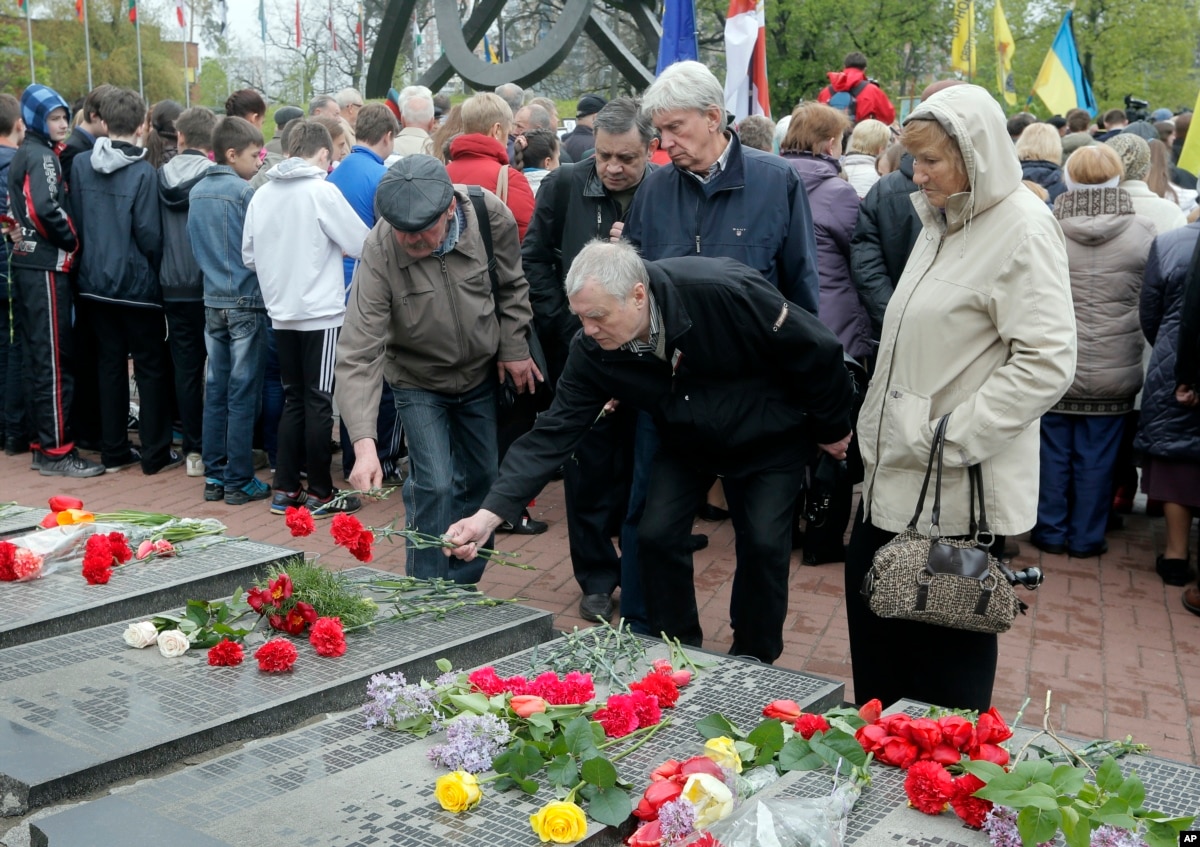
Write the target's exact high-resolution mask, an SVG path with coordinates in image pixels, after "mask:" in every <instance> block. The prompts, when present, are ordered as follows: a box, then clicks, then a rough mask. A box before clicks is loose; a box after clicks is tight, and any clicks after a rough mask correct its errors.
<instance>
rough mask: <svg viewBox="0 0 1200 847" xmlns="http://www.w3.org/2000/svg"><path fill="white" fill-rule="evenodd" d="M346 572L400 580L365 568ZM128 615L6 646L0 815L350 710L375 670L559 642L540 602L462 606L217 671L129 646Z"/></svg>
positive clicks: (0, 698)
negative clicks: (335, 652)
mask: <svg viewBox="0 0 1200 847" xmlns="http://www.w3.org/2000/svg"><path fill="white" fill-rule="evenodd" d="M345 573H346V574H347V575H348V576H350V577H351V578H352V579H369V578H389V579H390V578H394V575H392V574H386V573H384V572H382V571H377V570H374V569H371V568H354V569H351V570H348V571H346V572H345ZM385 612H386V613H390V611H389V610H386V609H384V610H381V614H383V613H385ZM126 623H127V622H119V623H114V624H108V625H105V626H100V627H94V628H92V629H88V630H85V631H82V632H77V633H72V634H69V635H61V636H56V637H54V638H47V639H43V640H41V641H37V642H34V643H31V644H25V645H21V646H17V647H11V648H8V649H4V650H0V714H2V715H3V716H4V717H3V718H0V814H3V815H6V816H12V815H20V814H24V813H25V812H27V811H28V810H30V809H34V808H37V807H39V806H44V805H46V804H48V803H51V802H53V801H55V800H58V799H61V798H66V797H73V796H77V795H79V794H81V793H84V792H87V791H91V790H94V789H97V788H99V787H102V786H106V785H109V784H111V783H113V782H115V781H118V780H121V779H125V778H127V777H130V776H134V775H139V774H144V773H147V772H149V771H152V770H154V769H156V768H159V767H162V766H164V765H167V764H170V763H173V762H177V761H179V760H180V759H183V758H185V757H187V756H191V755H193V754H196V753H200V752H205V751H209V750H212V749H214V748H216V747H219V746H221V745H223V744H227V743H229V742H233V741H240V740H243V739H246V738H257V737H262V736H265V735H270V734H272V733H277V732H281V731H284V730H288V729H291V728H292V727H294V726H296V725H297V724H298V723H300V722H302V721H304V720H306V719H308V718H311V717H313V716H314V715H319V714H323V713H326V712H330V711H336V710H340V709H347V708H351V707H353V706H355V705H357V704H359V703H361V701H362V699H363V691H364V690H365V687H366V683H367V680H368V679H369V678H370V677H371V676H372V675H373V674H376V673H387V672H392V671H403V672H404V673H406V674H410V675H415V676H421V675H428V676H432V675H435V674H436V670H435V666H434V661H435V660H436V659H437V658H438V657H441V656H445V657H447V658H449V659H450V660H451V661H453V662H455V663H456V664H458V665H476V664H480V663H486V662H488V661H491V660H493V659H495V658H497V657H500V656H505V655H508V654H510V653H513V652H515V651H518V650H522V649H526V648H529V647H531V646H532V645H534V644H537V643H539V642H542V641H545V640H547V639H549V638H550V637H551V636H552V630H551V623H552V616H551V615H550V614H548V613H546V612H543V611H541V610H538V609H531V608H528V607H525V606H518V605H515V604H514V605H500V606H495V607H468V608H464V609H459V610H456V611H453V612H450V613H448V614H447V615H446V616H445V618H444V619H442V620H434V619H432V618H431V617H429V616H425V617H421V618H416V619H413V620H409V621H404V622H381V623H380V624H378V625H377V626H376V627H374V629H373V630H368V631H361V632H351V633H348V634H347V642H348V646H349V649H348V650H347V652H346V654H345V655H344V656H341V657H339V658H321V657H319V656H317V655H316V653H315V652H314V651H313V649H312V647H311V646H310V645H309V644H308V643H307V642H300V641H299V640H298V641H297V648H298V650H299V652H300V658H299V660H298V661H297V662H296V665H295V667H294V669H293V670H292V671H291V672H289V673H283V674H267V673H262V672H260V671H259V670H258V667H257V665H256V663H255V661H254V659H253V657H252V656H250V655H249V654H248V655H247V658H246V661H245V662H244V663H243V664H242V665H241V666H239V667H236V668H211V667H209V666H208V665H207V657H206V653H205V651H203V650H194V651H191V652H189V653H188V654H187V655H185V656H183V657H181V658H178V659H166V658H164V657H163V656H162V655H160V654H159V652H158V650H157V648H155V647H150V648H147V649H145V650H135V649H133V648H130V647H127V646H126V645H125V643H124V641H123V640H122V633H123V631H124V629H125V626H126ZM257 643H261V642H257V641H256V642H255V645H257ZM93 843H94V842H93Z"/></svg>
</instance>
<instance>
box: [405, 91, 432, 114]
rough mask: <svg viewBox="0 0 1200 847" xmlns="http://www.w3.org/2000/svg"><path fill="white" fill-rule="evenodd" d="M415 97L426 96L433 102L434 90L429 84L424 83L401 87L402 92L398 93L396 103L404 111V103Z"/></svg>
mask: <svg viewBox="0 0 1200 847" xmlns="http://www.w3.org/2000/svg"><path fill="white" fill-rule="evenodd" d="M413 97H424V98H426V99H428V100H429V102H430V103H432V102H433V92H432V91H430V90H429V88H428V86H424V85H406V86H404V88H401V89H400V93H399V94H397V95H396V105H397V106H399V107H400V111H402V112H403V111H404V104H405V103H407V102H408V101H409V100H410V99H411V98H413Z"/></svg>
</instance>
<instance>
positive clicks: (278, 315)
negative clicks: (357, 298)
mask: <svg viewBox="0 0 1200 847" xmlns="http://www.w3.org/2000/svg"><path fill="white" fill-rule="evenodd" d="M368 232H370V230H369V229H368V228H367V225H366V224H364V223H363V222H362V219H360V218H359V217H358V215H357V214H356V213H355V211H354V209H353V208H352V207H351V206H350V204H349V203H348V202H346V198H345V197H344V196H342V192H340V191H339V190H338V189H337V187H336V186H333V185H331V184H329V183H327V182H326V181H325V172H324V171H323V170H321V169H320V168H318V167H315V166H314V165H310V164H308V163H307V162H305V161H304V160H303V159H297V158H291V159H284V160H283V161H282V162H280V163H279V164H278V165H276V166H275V167H273V168H271V170H270V171H269V172H268V173H267V183H266V185H264V186H263V187H262V188H260V189H258V191H256V192H255V194H254V197H253V199H251V201H250V207H249V208H248V209H247V210H246V224H245V228H244V229H243V231H242V261H243V262H244V263H245V265H246V267H247V268H250V269H251V270H254V271H256V272H257V273H258V284H259V286H260V287H261V288H262V294H263V302H264V303H265V304H266V307H267V314H268V315H270V317H271V325H272V326H273V327H274V328H275V329H290V330H318V329H329V328H331V327H340V326H341V325H342V318H343V317H344V316H345V314H346V286H345V282H344V273H343V270H342V255H343V254H345V255H348V256H353V257H354V258H355V259H357V258H359V256H360V255H361V254H362V246H363V241H364V240H365V239H366V237H367V233H368Z"/></svg>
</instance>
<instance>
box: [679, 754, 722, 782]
mask: <svg viewBox="0 0 1200 847" xmlns="http://www.w3.org/2000/svg"><path fill="white" fill-rule="evenodd" d="M694 773H706V774H708V775H709V776H713V777H716V778H717V779H724V778H725V773H724V771H722V770H721V766H720V765H718V764H717V763H716V762H714V761H713V760H712V759H710V758H708V756H692V758H690V759H687V760H686V761H684V762H683V763H682V764H681V765H680V766H679V775H680V776H682V777H689V776H691V775H692V774H694Z"/></svg>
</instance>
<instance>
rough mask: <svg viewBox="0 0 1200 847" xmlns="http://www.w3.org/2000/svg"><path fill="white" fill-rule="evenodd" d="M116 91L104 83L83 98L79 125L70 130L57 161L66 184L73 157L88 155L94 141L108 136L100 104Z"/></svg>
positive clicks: (69, 177) (93, 145) (69, 176)
mask: <svg viewBox="0 0 1200 847" xmlns="http://www.w3.org/2000/svg"><path fill="white" fill-rule="evenodd" d="M116 90H117V87H116V86H115V85H109V84H108V83H107V82H106V83H104V84H103V85H98V86H96V87H95V88H93V89H92V90H91V91H89V92H88V93H87V96H86V97H84V98H83V106H81V107H80V109H79V110H80V111H81V112H82V113H83V114H81V115H80V116H79V125H78V126H76V127H75V129H73V130H71V134H70V135H69V136H67V142H66V144H64V145H63V149H62V152H60V153H59V154H58V158H59V161H61V162H62V169H63V179H65V180H66V181H67V182H68V183H70V181H71V165H72V163H74V161H75V157H76V156H78V155H79V154H80V153H90V152H91V151H92V148H93V147H95V146H96V139H97V138H103V137H104V136H106V135H108V124H106V123H105V122H104V118H103V117H101V115H100V104H101V103H103V102H104V98H105V97H107V96H108V95H109V94H112V93H113V92H114V91H116Z"/></svg>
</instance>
